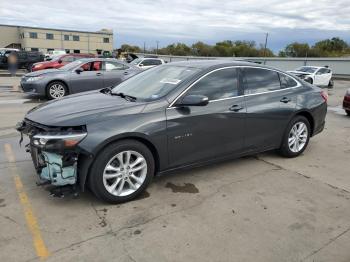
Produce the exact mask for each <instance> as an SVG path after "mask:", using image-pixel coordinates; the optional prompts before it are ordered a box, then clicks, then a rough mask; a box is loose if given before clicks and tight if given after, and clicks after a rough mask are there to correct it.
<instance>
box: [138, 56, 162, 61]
mask: <svg viewBox="0 0 350 262" xmlns="http://www.w3.org/2000/svg"><path fill="white" fill-rule="evenodd" d="M140 59H142V60H150V59H151V60H163V59H162V58H158V57H143V58H140Z"/></svg>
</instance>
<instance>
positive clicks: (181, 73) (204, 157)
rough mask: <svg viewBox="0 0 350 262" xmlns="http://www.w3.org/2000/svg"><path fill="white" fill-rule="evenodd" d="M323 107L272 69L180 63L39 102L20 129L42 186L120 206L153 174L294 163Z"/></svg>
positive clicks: (316, 94)
mask: <svg viewBox="0 0 350 262" xmlns="http://www.w3.org/2000/svg"><path fill="white" fill-rule="evenodd" d="M326 100H327V95H326V93H324V92H323V91H322V90H321V89H319V88H318V87H315V86H313V85H311V84H309V83H306V82H304V81H300V80H299V79H298V78H295V77H294V76H292V75H289V74H287V73H285V72H282V71H280V70H277V69H273V68H268V67H264V66H260V65H256V64H251V63H246V62H222V61H200V62H198V61H190V62H188V61H187V62H177V63H171V64H165V65H161V66H159V67H155V68H152V69H150V70H147V71H144V72H142V73H139V74H137V75H136V76H133V77H131V78H129V79H128V80H126V81H124V82H122V83H121V84H119V85H117V86H115V87H114V88H105V89H102V90H98V91H92V92H86V93H84V94H80V95H72V96H68V97H66V98H63V99H60V100H54V101H50V102H48V103H46V104H42V105H40V106H38V107H36V108H34V109H32V110H31V111H29V112H28V113H27V115H26V116H25V119H24V120H23V122H21V123H19V125H18V127H17V130H18V131H20V132H22V133H24V134H27V135H28V136H29V138H30V143H29V144H28V145H27V147H28V151H30V152H31V155H32V158H33V162H34V165H35V168H36V170H37V172H38V175H39V178H40V180H41V181H42V182H43V183H48V184H52V185H55V186H58V187H62V186H67V185H72V186H73V187H76V188H78V189H80V190H81V191H84V190H85V188H86V186H89V187H90V189H91V190H92V192H93V193H94V194H95V195H96V196H97V197H99V198H101V199H102V200H104V201H107V202H111V203H120V202H124V201H128V200H131V199H134V198H135V197H137V196H138V195H140V194H141V193H142V192H143V191H144V190H145V189H146V187H147V186H148V185H149V183H150V182H151V180H152V178H153V176H154V175H156V174H158V175H159V174H164V173H166V172H169V171H174V170H177V169H180V168H189V167H195V166H199V165H204V164H208V163H212V162H215V161H220V160H223V159H228V158H235V157H241V156H244V155H250V154H255V153H258V152H263V151H268V150H274V149H278V151H279V152H280V153H281V155H283V156H285V157H296V156H299V155H300V154H302V153H303V151H304V150H305V149H306V147H307V146H308V143H309V139H310V137H312V136H314V135H316V134H318V133H320V132H321V131H322V130H323V128H324V125H325V116H326V111H327V103H326Z"/></svg>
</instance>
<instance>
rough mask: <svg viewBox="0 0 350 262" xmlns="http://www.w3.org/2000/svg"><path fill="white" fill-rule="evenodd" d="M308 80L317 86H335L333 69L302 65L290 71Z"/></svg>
mask: <svg viewBox="0 0 350 262" xmlns="http://www.w3.org/2000/svg"><path fill="white" fill-rule="evenodd" d="M288 73H291V74H293V75H295V76H297V77H299V78H301V79H303V80H305V81H306V82H309V83H310V84H313V85H316V86H328V87H329V88H332V87H333V80H332V74H333V73H332V70H331V69H329V68H328V67H321V66H302V67H300V68H298V69H296V70H294V71H288Z"/></svg>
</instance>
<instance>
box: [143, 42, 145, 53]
mask: <svg viewBox="0 0 350 262" xmlns="http://www.w3.org/2000/svg"><path fill="white" fill-rule="evenodd" d="M143 54H146V42H143Z"/></svg>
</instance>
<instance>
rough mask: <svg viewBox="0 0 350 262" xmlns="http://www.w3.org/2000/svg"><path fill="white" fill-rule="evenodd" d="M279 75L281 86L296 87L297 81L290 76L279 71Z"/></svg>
mask: <svg viewBox="0 0 350 262" xmlns="http://www.w3.org/2000/svg"><path fill="white" fill-rule="evenodd" d="M279 77H280V80H281V88H282V89H284V88H289V87H296V86H297V85H298V82H297V81H295V80H294V79H293V78H291V77H290V76H288V75H285V74H282V73H279Z"/></svg>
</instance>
